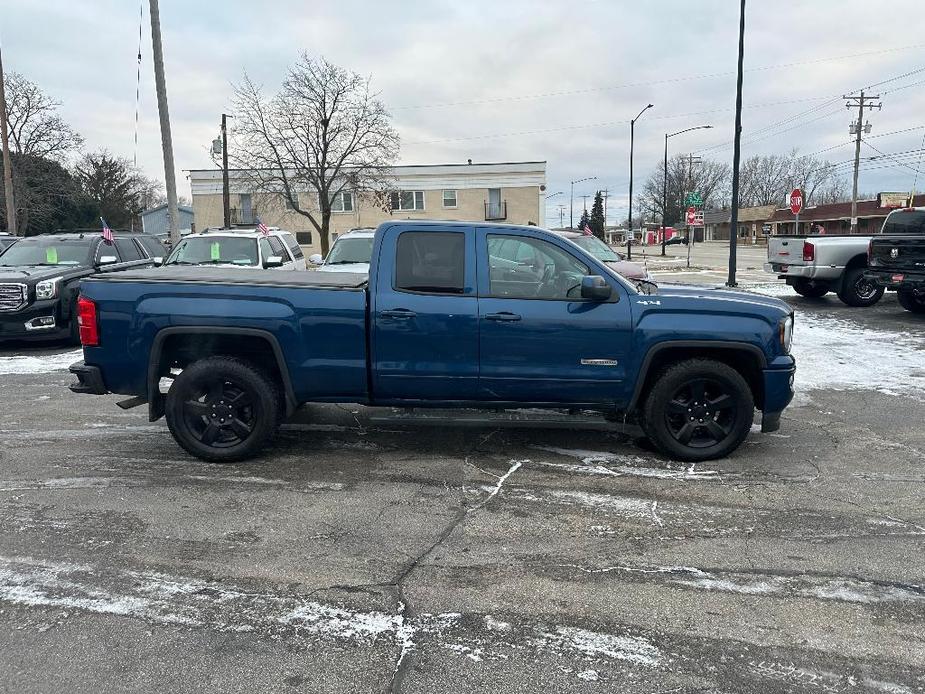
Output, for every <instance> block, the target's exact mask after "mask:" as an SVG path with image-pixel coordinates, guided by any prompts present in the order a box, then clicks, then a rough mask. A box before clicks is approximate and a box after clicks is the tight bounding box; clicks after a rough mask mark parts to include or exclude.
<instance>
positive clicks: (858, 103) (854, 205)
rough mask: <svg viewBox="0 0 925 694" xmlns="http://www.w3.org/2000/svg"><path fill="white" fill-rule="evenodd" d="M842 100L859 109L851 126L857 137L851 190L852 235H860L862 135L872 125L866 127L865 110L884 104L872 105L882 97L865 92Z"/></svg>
mask: <svg viewBox="0 0 925 694" xmlns="http://www.w3.org/2000/svg"><path fill="white" fill-rule="evenodd" d="M842 99H845V100H846V101H847V102H848V103H847V104H845V106H846V107H847V108H857V109H858V119H857V121H856V122H855V123H854V124H853V125H852V126H851V134H852V135H856V136H857V138H856V139H855V142H854V185H853V186H852V188H851V233H852V234H856V233H858V169H859V168H860V166H861V134H862V133H865V132H867V133H869V132H870V124H869V123H868V124H867V125H866V126H865V125H864V109H865V107H866V108H876V109H878V110H879V109H880V108H882V107H883V104H879V103H877V104H873V103H870V102H872V101H878V100H879V99H880V96H879V95H878V96H865V95H864V91H863V90H861V95H860V96H843V97H842Z"/></svg>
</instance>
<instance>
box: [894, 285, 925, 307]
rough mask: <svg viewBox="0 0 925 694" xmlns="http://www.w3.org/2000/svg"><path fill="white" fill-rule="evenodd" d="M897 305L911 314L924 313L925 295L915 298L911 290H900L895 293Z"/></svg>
mask: <svg viewBox="0 0 925 694" xmlns="http://www.w3.org/2000/svg"><path fill="white" fill-rule="evenodd" d="M896 299H897V300H898V301H899V305H900V306H902V307H903V308H904V309H906V310H907V311H911V312H912V313H925V294H923V295H922V296H920V297H917V296H916V295H915V294H913V293H912V290H911V289H900V290H899V291H897V292H896Z"/></svg>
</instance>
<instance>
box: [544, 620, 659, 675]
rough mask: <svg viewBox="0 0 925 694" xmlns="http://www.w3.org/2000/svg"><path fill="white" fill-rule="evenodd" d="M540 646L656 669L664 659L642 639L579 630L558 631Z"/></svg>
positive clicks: (551, 634) (570, 628)
mask: <svg viewBox="0 0 925 694" xmlns="http://www.w3.org/2000/svg"><path fill="white" fill-rule="evenodd" d="M536 645H538V646H540V647H541V648H548V649H552V650H559V651H575V652H578V653H580V654H582V655H584V656H585V657H588V658H595V657H599V656H604V657H605V658H613V659H616V660H628V661H630V662H632V663H635V664H637V665H646V666H649V667H655V666H656V665H658V662H659V660H660V658H661V652H660V651H659V649H658V648H657V647H656V646H654V645H652V643H650V642H649V641H648V640H647V639H644V638H642V637H640V636H620V635H615V634H602V633H599V632H596V631H589V630H588V629H581V628H578V627H564V626H560V627H556V629H555V631H551V632H549V631H547V632H545V633H543V634H540V636H539V638H538V639H536Z"/></svg>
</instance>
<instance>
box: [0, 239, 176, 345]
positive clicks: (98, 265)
mask: <svg viewBox="0 0 925 694" xmlns="http://www.w3.org/2000/svg"><path fill="white" fill-rule="evenodd" d="M165 255H166V251H165V249H164V246H163V245H162V244H161V242H160V241H158V240H157V239H156V238H155V237H154V236H151V235H150V234H131V233H123V232H115V240H114V241H113V242H112V243H110V242H109V241H106V240H105V239H104V238H103V236H102V235H101V234H100V233H99V232H92V233H91V232H87V233H70V234H43V235H41V236H29V237H26V238H24V239H20V240H19V241H17V242H16V243H15V244H13V245H12V246H10V247H9V248H7V249H6V250H5V251H3V253H0V341H4V340H43V339H44V340H55V339H62V338H70V339H71V340H73V341H74V342H77V341H78V333H77V317H76V305H77V292H78V285H79V284H80V280H81V279H83V278H84V277H89V276H90V275H92V274H94V273H97V272H116V271H118V270H127V269H129V268H137V267H150V266H153V265H158V264H160V262H161V261H162V259H163V258H164V256H165Z"/></svg>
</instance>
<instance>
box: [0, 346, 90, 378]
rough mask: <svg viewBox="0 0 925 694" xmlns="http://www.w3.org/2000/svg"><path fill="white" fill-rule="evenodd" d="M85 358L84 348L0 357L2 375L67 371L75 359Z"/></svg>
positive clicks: (0, 372) (0, 373)
mask: <svg viewBox="0 0 925 694" xmlns="http://www.w3.org/2000/svg"><path fill="white" fill-rule="evenodd" d="M81 359H83V350H79V349H77V350H73V351H71V352H61V353H58V354H43V355H38V356H32V355H29V356H15V357H0V375H27V374H45V373H49V372H51V371H65V370H66V369H67V367H69V366H70V365H71V364H73V363H74V362H75V361H80V360H81Z"/></svg>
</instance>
